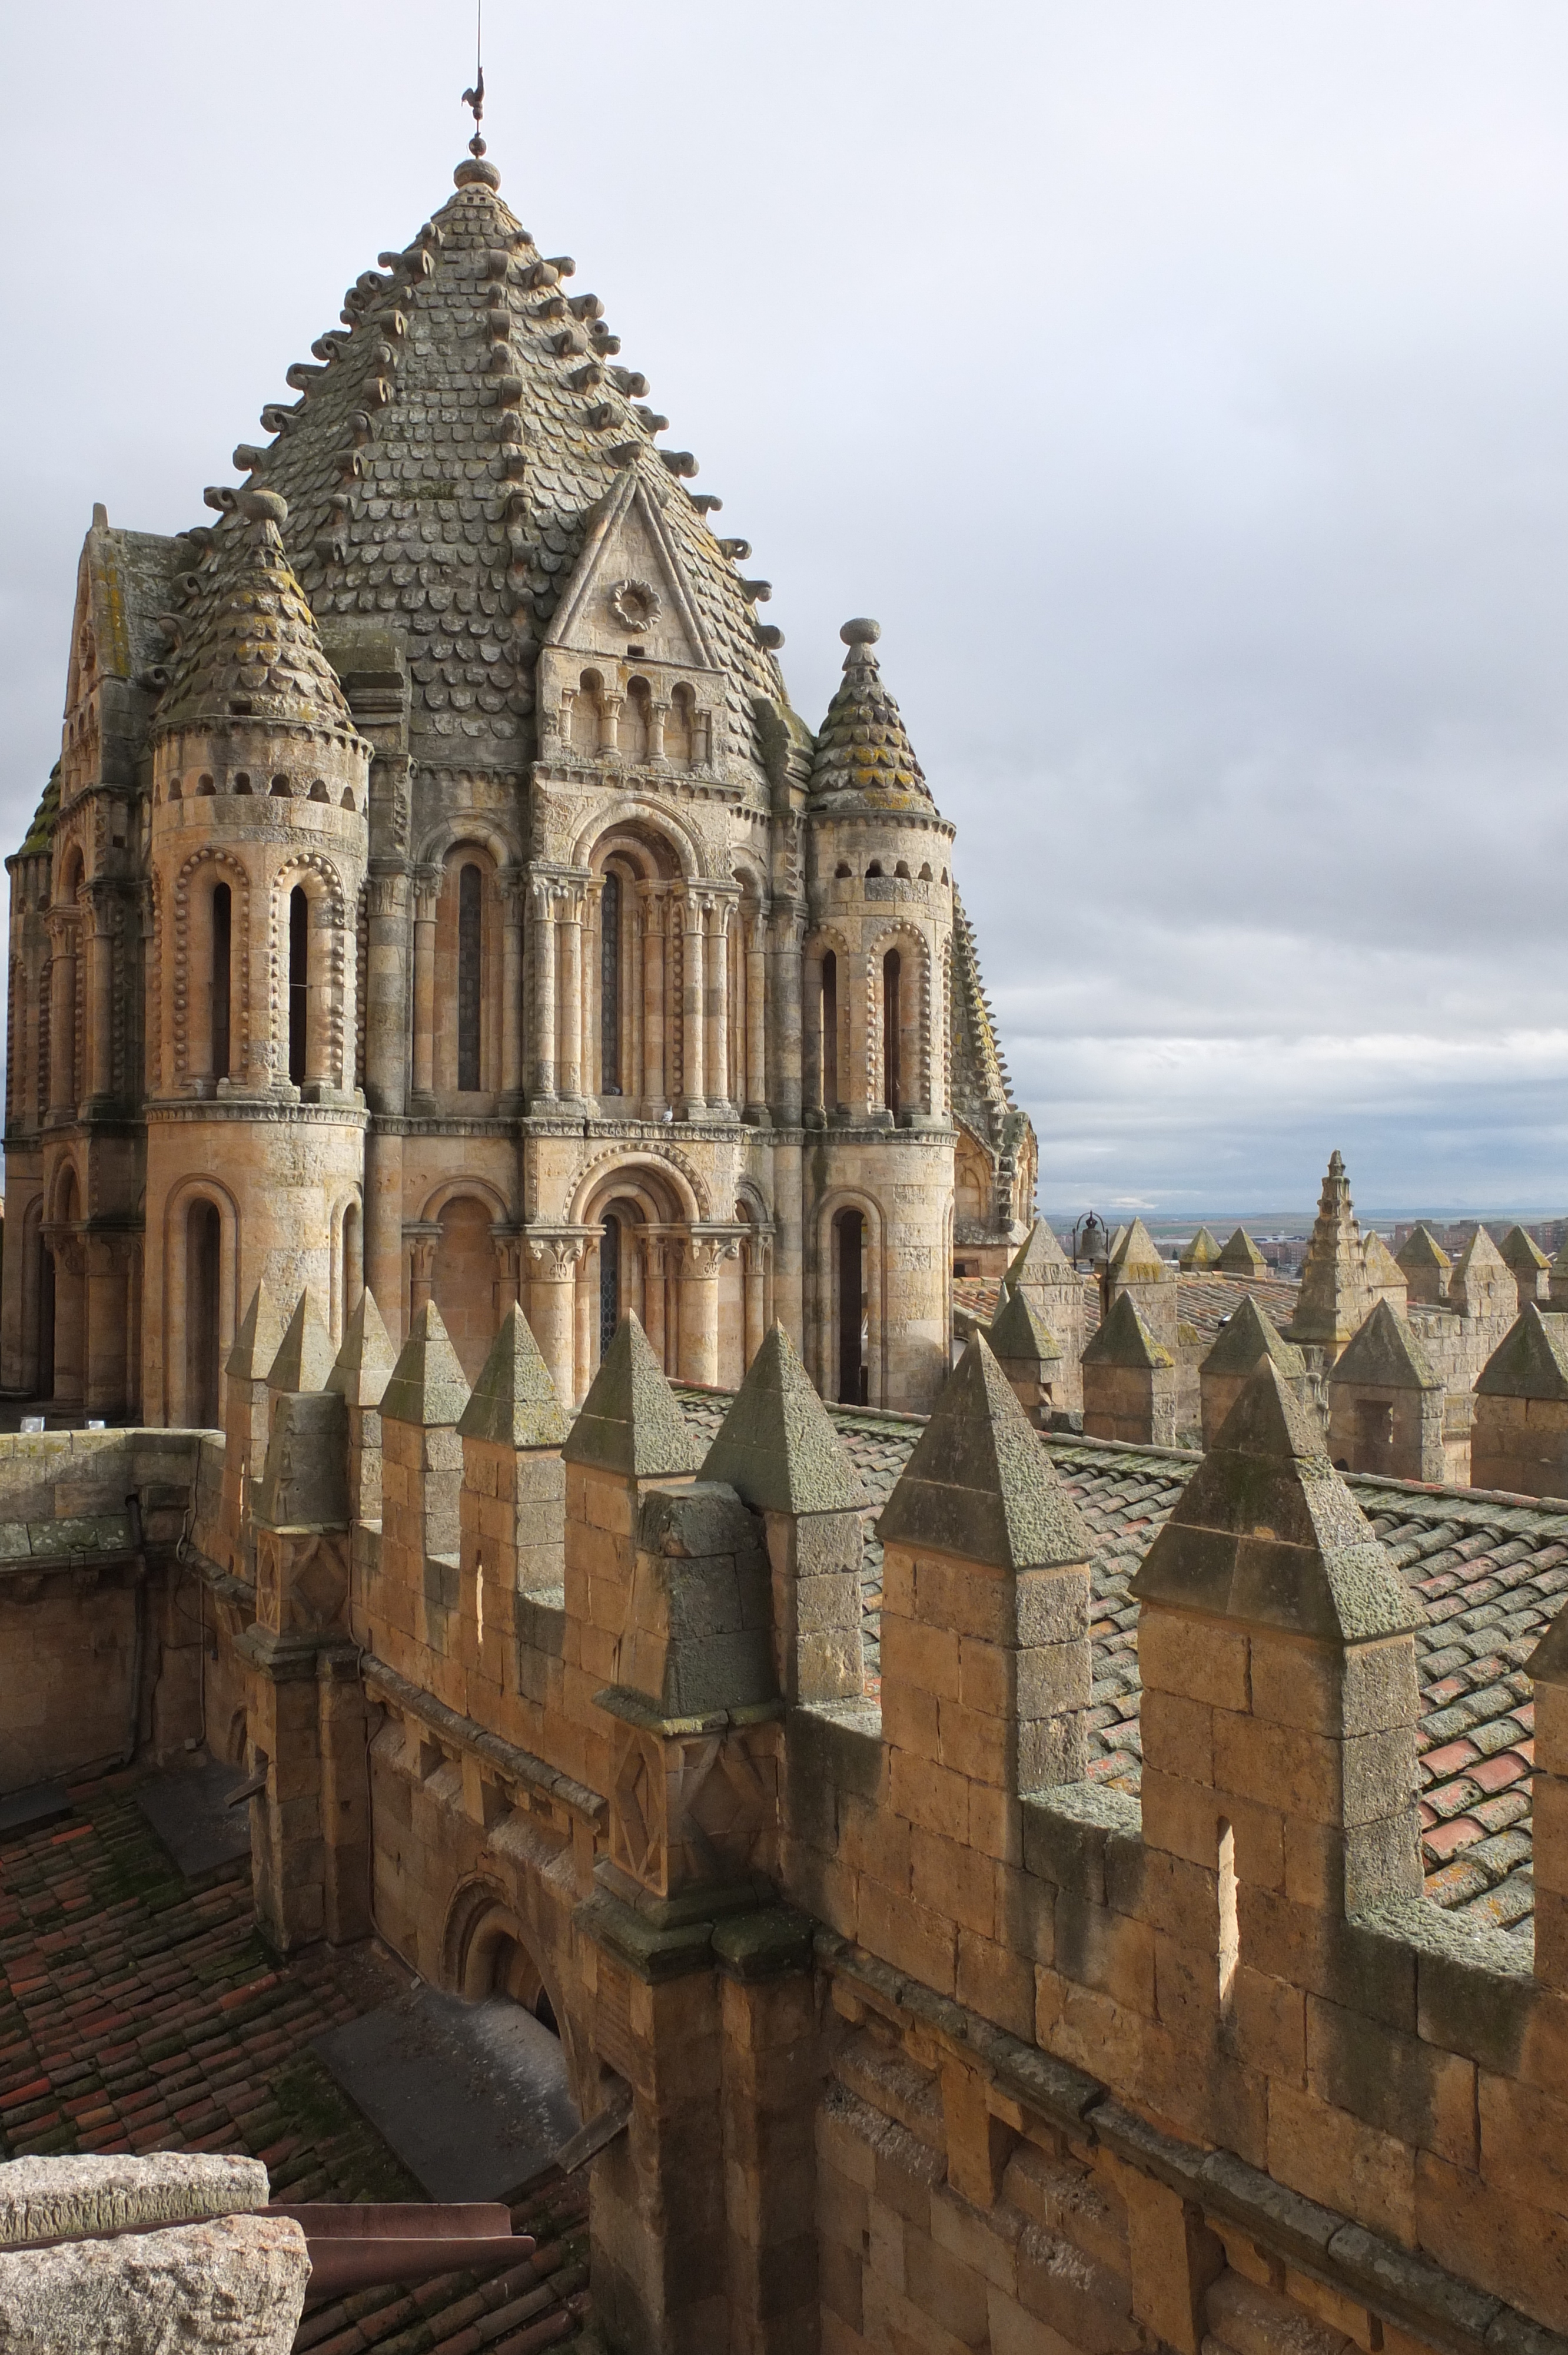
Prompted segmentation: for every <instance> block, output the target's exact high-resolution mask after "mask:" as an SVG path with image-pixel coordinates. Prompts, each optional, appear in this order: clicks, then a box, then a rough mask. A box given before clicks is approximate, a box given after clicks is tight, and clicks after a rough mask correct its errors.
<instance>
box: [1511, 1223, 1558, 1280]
mask: <svg viewBox="0 0 1568 2355" xmlns="http://www.w3.org/2000/svg"><path fill="white" fill-rule="evenodd" d="M1502 1255H1503V1259H1504V1262H1505V1263H1506V1264H1507V1265H1508V1266H1509V1267H1510V1268H1511V1269H1512V1270H1513V1273H1514V1274H1515V1275H1516V1276H1520V1275H1529V1276H1537V1275H1544V1274H1545V1273H1546V1272H1547V1270H1548V1269H1549V1268H1550V1267H1551V1265H1552V1262H1551V1261H1550V1260H1549V1259H1548V1258H1547V1256H1546V1253H1545V1252H1543V1251H1542V1248H1541V1245H1540V1244H1539V1243H1538V1242H1537V1241H1536V1240H1535V1237H1534V1236H1533V1235H1530V1234H1526V1232H1525V1231H1524V1229H1523V1228H1522V1227H1510V1229H1509V1231H1508V1232H1507V1234H1506V1235H1505V1236H1504V1237H1503V1242H1502Z"/></svg>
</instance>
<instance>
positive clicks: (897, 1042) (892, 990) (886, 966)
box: [882, 949, 904, 1113]
mask: <svg viewBox="0 0 1568 2355" xmlns="http://www.w3.org/2000/svg"><path fill="white" fill-rule="evenodd" d="M903 974H904V967H903V963H902V960H901V959H900V957H899V954H898V951H897V950H896V949H889V950H888V952H887V954H886V955H885V957H884V958H883V960H882V1095H883V1102H884V1103H885V1104H886V1106H887V1109H888V1111H889V1112H891V1113H896V1112H897V1110H898V1107H899V1104H900V1103H902V1101H903V1077H904V1075H903V1071H902V1070H901V1069H900V1061H901V1055H900V1050H901V1046H902V1040H903V1030H904V1023H903V1013H904V1008H903V1004H902V996H903V993H902V988H901V984H902V981H903Z"/></svg>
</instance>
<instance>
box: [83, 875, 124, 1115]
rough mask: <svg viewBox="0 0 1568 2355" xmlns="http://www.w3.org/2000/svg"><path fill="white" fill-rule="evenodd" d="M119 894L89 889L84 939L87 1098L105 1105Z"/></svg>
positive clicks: (110, 1086) (103, 886)
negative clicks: (87, 929)
mask: <svg viewBox="0 0 1568 2355" xmlns="http://www.w3.org/2000/svg"><path fill="white" fill-rule="evenodd" d="M118 898H119V894H118V893H117V892H116V890H115V889H114V887H113V885H112V884H110V883H93V884H91V885H90V887H89V900H90V906H91V910H92V931H91V932H90V934H89V936H88V965H87V992H88V997H87V1012H88V1022H87V1044H88V1068H87V1088H86V1091H85V1094H86V1096H87V1098H90V1099H91V1100H92V1101H94V1102H96V1103H111V1102H112V1101H113V1096H114V913H115V908H116V904H117V901H118Z"/></svg>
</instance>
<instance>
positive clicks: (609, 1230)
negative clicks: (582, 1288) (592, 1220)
mask: <svg viewBox="0 0 1568 2355" xmlns="http://www.w3.org/2000/svg"><path fill="white" fill-rule="evenodd" d="M619 1324H620V1220H619V1219H618V1218H616V1217H615V1215H614V1214H613V1212H609V1211H607V1212H606V1214H605V1220H604V1233H603V1234H602V1235H601V1236H600V1238H599V1357H600V1359H603V1357H604V1353H605V1351H606V1350H607V1349H608V1348H609V1345H610V1343H611V1342H612V1341H613V1340H614V1338H615V1332H616V1327H617V1326H618V1325H619Z"/></svg>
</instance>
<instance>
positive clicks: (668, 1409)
mask: <svg viewBox="0 0 1568 2355" xmlns="http://www.w3.org/2000/svg"><path fill="white" fill-rule="evenodd" d="M561 1453H562V1455H563V1456H564V1457H565V1458H566V1461H567V1463H568V1464H592V1465H597V1466H598V1468H599V1470H600V1471H602V1472H620V1473H623V1474H624V1475H625V1476H626V1477H627V1478H628V1479H633V1480H658V1479H673V1478H674V1477H675V1476H677V1475H678V1474H680V1473H683V1472H694V1471H695V1470H696V1468H697V1465H698V1464H699V1463H700V1462H701V1460H702V1442H701V1441H700V1439H699V1438H698V1437H697V1434H696V1433H695V1432H694V1430H693V1429H692V1426H691V1424H690V1423H688V1422H687V1421H686V1418H685V1416H684V1415H683V1413H682V1412H681V1404H680V1401H679V1400H678V1399H677V1398H676V1396H675V1393H674V1391H673V1390H672V1389H671V1388H670V1385H669V1383H668V1382H667V1381H666V1380H665V1379H664V1369H663V1368H662V1366H661V1364H660V1363H659V1360H658V1359H657V1358H656V1357H655V1356H654V1355H653V1350H652V1345H651V1343H650V1341H649V1339H648V1336H647V1334H646V1333H645V1332H644V1331H643V1330H642V1327H641V1324H640V1323H639V1322H638V1320H637V1318H636V1316H633V1315H630V1314H628V1315H627V1316H623V1317H622V1318H621V1320H620V1324H619V1326H617V1327H616V1332H615V1338H614V1340H613V1341H611V1343H610V1345H609V1348H608V1349H607V1350H606V1351H605V1353H604V1356H603V1358H602V1359H601V1360H600V1363H599V1371H598V1373H597V1374H596V1375H595V1376H594V1378H593V1382H592V1386H591V1387H590V1389H589V1391H588V1396H587V1398H586V1399H585V1400H584V1401H583V1403H582V1409H581V1412H579V1414H578V1416H577V1421H576V1422H575V1423H573V1425H572V1428H571V1433H570V1436H569V1437H568V1438H567V1444H566V1445H565V1446H564V1447H563V1448H562V1450H561Z"/></svg>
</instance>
